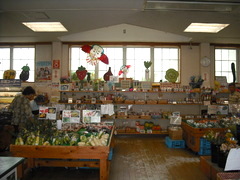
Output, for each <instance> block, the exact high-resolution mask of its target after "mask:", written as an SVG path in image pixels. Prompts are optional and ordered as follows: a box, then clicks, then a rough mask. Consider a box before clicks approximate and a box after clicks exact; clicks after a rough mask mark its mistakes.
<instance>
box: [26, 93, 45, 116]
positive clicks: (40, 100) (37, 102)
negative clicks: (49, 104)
mask: <svg viewBox="0 0 240 180" xmlns="http://www.w3.org/2000/svg"><path fill="white" fill-rule="evenodd" d="M45 102H46V98H45V96H43V95H38V96H37V97H36V98H35V99H34V100H32V101H31V102H30V106H31V109H32V114H34V115H38V114H39V106H41V105H43V104H45Z"/></svg>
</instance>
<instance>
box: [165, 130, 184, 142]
mask: <svg viewBox="0 0 240 180" xmlns="http://www.w3.org/2000/svg"><path fill="white" fill-rule="evenodd" d="M168 134H169V137H170V138H171V139H172V140H182V139H183V136H182V134H183V131H182V129H173V128H169V129H168Z"/></svg>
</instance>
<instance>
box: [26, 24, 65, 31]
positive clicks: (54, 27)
mask: <svg viewBox="0 0 240 180" xmlns="http://www.w3.org/2000/svg"><path fill="white" fill-rule="evenodd" d="M23 24H24V25H25V26H27V27H28V28H30V29H31V30H33V31H34V32H66V31H68V30H67V29H66V28H65V27H64V26H63V25H62V24H61V23H60V22H23Z"/></svg>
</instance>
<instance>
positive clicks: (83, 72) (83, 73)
mask: <svg viewBox="0 0 240 180" xmlns="http://www.w3.org/2000/svg"><path fill="white" fill-rule="evenodd" d="M76 74H77V77H78V79H79V80H80V82H81V88H83V80H84V78H85V77H86V75H87V70H86V68H85V67H83V66H80V67H78V70H76Z"/></svg>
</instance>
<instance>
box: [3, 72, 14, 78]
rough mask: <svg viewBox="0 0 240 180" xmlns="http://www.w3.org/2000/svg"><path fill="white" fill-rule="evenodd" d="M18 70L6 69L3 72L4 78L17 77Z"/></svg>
mask: <svg viewBox="0 0 240 180" xmlns="http://www.w3.org/2000/svg"><path fill="white" fill-rule="evenodd" d="M15 76H16V71H15V70H6V71H4V74H3V79H15Z"/></svg>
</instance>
